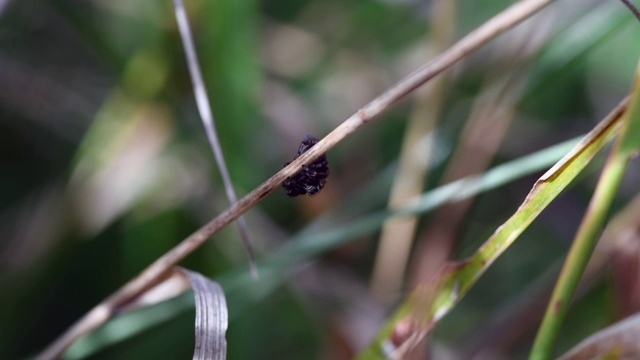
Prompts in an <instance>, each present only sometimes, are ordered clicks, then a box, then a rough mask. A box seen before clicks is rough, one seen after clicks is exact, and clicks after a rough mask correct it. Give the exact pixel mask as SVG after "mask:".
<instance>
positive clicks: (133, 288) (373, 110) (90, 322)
mask: <svg viewBox="0 0 640 360" xmlns="http://www.w3.org/2000/svg"><path fill="white" fill-rule="evenodd" d="M553 1H554V0H523V1H521V2H518V3H516V4H514V5H512V6H511V7H509V8H507V9H506V10H504V11H502V12H501V13H499V14H498V15H496V16H494V17H493V18H492V19H490V20H489V21H487V22H486V23H484V24H483V25H482V26H480V27H479V28H477V29H476V30H474V31H473V32H471V33H470V34H468V35H467V36H465V37H464V38H462V39H461V40H460V41H458V42H457V43H456V44H454V45H453V46H452V47H450V48H449V49H448V50H447V51H445V52H444V53H442V54H441V55H439V56H437V57H436V58H434V59H433V60H431V61H430V62H428V63H427V64H425V65H424V66H422V67H421V68H419V69H418V70H416V71H414V72H413V73H411V74H409V75H408V76H406V77H405V78H403V79H402V80H400V81H399V82H398V83H396V84H395V85H393V86H392V87H391V88H389V89H388V90H387V91H386V92H384V93H383V94H381V95H379V96H378V97H376V98H375V99H373V101H371V102H370V103H369V104H367V105H365V106H364V107H363V108H362V109H360V110H358V111H357V112H356V113H355V114H353V115H351V117H349V118H348V119H347V120H345V121H344V122H343V123H342V124H340V125H339V126H338V127H336V128H335V129H334V130H333V131H332V132H331V133H329V134H328V135H327V136H326V137H325V138H324V139H322V140H320V141H319V142H318V143H317V144H316V145H315V146H313V147H312V148H311V149H309V151H307V152H305V153H304V154H302V155H301V156H300V157H298V158H297V159H296V160H294V161H292V162H291V163H290V164H289V165H288V166H286V167H285V168H283V169H282V170H280V171H278V172H277V173H276V174H275V175H273V176H272V177H271V178H269V179H268V180H267V181H265V182H264V183H262V184H261V185H260V186H258V187H257V188H256V189H254V190H253V191H251V192H250V193H249V194H247V195H246V196H245V197H243V198H242V199H240V200H239V201H238V202H236V203H234V204H232V205H231V207H229V208H228V209H227V210H226V211H224V212H223V213H222V214H220V215H218V216H217V217H216V218H215V219H213V220H211V221H210V222H209V223H207V224H206V225H204V226H203V227H201V228H200V229H198V230H197V231H196V232H194V233H193V234H191V235H190V236H189V237H187V238H186V239H184V240H183V241H182V242H181V243H180V244H178V245H177V246H176V247H174V248H173V249H171V250H169V251H168V252H167V253H166V254H165V255H163V256H162V257H160V258H159V259H158V260H156V261H155V262H153V263H152V264H151V265H149V266H148V267H147V268H146V269H145V270H144V271H143V272H142V273H141V274H140V275H138V276H137V277H135V278H134V279H132V280H131V281H129V282H128V283H127V284H125V285H124V286H123V287H122V288H120V289H119V290H118V291H117V292H115V293H114V294H113V295H111V296H110V297H108V298H107V299H106V300H105V301H103V302H102V303H100V304H98V305H97V306H96V307H94V308H93V309H92V310H91V311H90V312H89V313H87V314H86V315H85V316H84V317H82V318H81V319H80V320H78V321H77V322H76V323H75V324H74V325H73V326H72V327H71V328H69V329H68V330H67V331H66V332H65V333H64V334H63V335H62V336H61V337H60V338H58V339H57V340H56V341H55V342H53V343H52V344H51V345H50V346H49V347H48V348H46V349H45V350H44V351H43V352H42V353H41V354H40V355H39V356H38V357H37V359H55V358H57V357H59V356H60V355H61V354H62V353H63V352H64V350H65V349H66V348H67V347H68V346H69V345H71V344H72V343H73V342H74V341H75V340H76V339H77V338H78V337H80V336H82V335H84V334H86V333H88V332H89V331H91V330H93V329H95V328H97V327H98V326H100V325H102V324H103V323H104V322H106V321H107V320H108V319H109V318H110V317H111V316H113V315H115V314H116V313H117V312H118V309H119V307H120V306H121V305H123V304H126V303H127V302H128V301H130V300H132V299H134V298H136V297H137V296H139V295H140V294H141V293H143V292H144V291H145V290H147V289H148V288H150V287H151V286H153V284H155V283H157V282H158V281H159V280H160V279H161V278H162V276H163V275H164V274H166V273H167V272H168V271H169V270H170V269H171V268H172V266H174V265H176V264H177V263H178V262H179V261H181V260H182V259H184V258H185V257H186V256H187V255H189V254H191V253H192V252H194V251H195V250H196V249H197V248H198V247H200V246H201V245H202V244H203V243H204V242H205V241H207V239H209V238H210V237H211V236H212V235H214V234H215V233H217V232H218V231H219V230H220V229H222V228H223V227H225V226H226V225H228V224H229V223H231V222H232V221H234V220H236V219H237V218H238V217H240V216H241V215H242V214H244V213H245V212H247V211H248V210H249V209H251V208H252V207H254V206H255V205H256V204H258V203H259V202H260V201H262V200H263V199H264V198H266V197H267V196H268V195H269V194H271V193H272V192H274V191H275V190H276V189H277V188H278V187H279V186H280V185H281V184H282V183H283V182H284V180H285V179H286V178H287V177H290V176H293V175H295V174H296V173H298V172H299V171H300V170H301V169H302V165H303V164H309V163H311V162H313V161H314V160H315V159H317V158H319V157H320V156H322V155H323V154H325V153H326V152H327V151H328V150H330V149H331V148H333V147H334V146H336V144H338V143H339V142H340V141H342V140H344V139H345V138H346V137H347V136H349V135H351V134H352V133H354V132H355V131H356V130H358V128H360V127H361V126H362V125H365V124H367V123H368V122H370V121H371V120H373V119H374V118H376V117H378V116H380V115H381V114H382V113H384V112H385V111H386V110H388V109H389V108H390V107H391V106H392V105H393V104H395V103H396V102H398V101H399V100H401V99H402V98H404V97H405V96H407V95H408V94H410V93H411V92H412V91H414V90H415V89H417V88H418V87H420V86H421V85H423V84H424V83H426V82H427V81H429V80H430V79H432V78H433V77H435V76H436V75H438V74H440V73H441V72H443V71H444V70H446V69H447V68H449V67H450V66H452V65H453V64H455V63H456V62H458V61H459V60H461V59H462V58H464V57H465V56H466V55H468V54H469V53H471V52H472V51H474V50H476V49H478V48H480V47H481V46H482V45H484V44H486V43H487V42H489V41H490V40H491V39H493V38H495V37H496V36H498V35H500V34H502V33H503V32H505V31H506V30H508V29H509V28H511V27H513V26H515V25H517V24H518V23H520V22H522V21H523V20H525V19H527V18H528V17H530V16H531V15H533V14H535V13H536V12H538V11H539V10H541V9H542V8H544V7H545V6H547V5H549V4H551V3H552V2H553Z"/></svg>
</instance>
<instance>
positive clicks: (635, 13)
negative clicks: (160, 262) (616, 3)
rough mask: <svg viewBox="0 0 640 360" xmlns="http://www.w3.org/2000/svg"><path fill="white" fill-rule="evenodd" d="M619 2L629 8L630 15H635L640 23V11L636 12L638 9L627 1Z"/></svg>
mask: <svg viewBox="0 0 640 360" xmlns="http://www.w3.org/2000/svg"><path fill="white" fill-rule="evenodd" d="M620 1H622V3H623V4H625V5H626V6H627V7H628V8H629V10H631V13H633V15H635V17H636V18H637V19H638V21H640V11H638V8H637V7H636V6H635V5H633V4H632V3H631V1H629V0H620Z"/></svg>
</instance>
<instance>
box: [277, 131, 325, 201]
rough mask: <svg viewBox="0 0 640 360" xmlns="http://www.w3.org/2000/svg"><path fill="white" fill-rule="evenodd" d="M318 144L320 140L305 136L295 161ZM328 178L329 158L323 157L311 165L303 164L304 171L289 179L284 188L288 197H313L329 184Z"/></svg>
mask: <svg viewBox="0 0 640 360" xmlns="http://www.w3.org/2000/svg"><path fill="white" fill-rule="evenodd" d="M317 143H318V139H316V138H314V137H313V136H311V135H307V136H305V137H304V139H303V140H302V143H301V144H300V147H299V148H298V153H297V154H296V156H295V157H294V158H293V160H295V159H297V158H298V157H299V156H300V155H302V154H304V153H305V152H307V150H309V149H311V148H312V147H313V146H314V145H315V144H317ZM289 164H291V162H288V163H286V164H284V166H287V165H289ZM327 176H329V163H328V162H327V157H326V156H325V155H322V156H321V157H319V158H318V159H317V160H316V161H314V162H312V163H311V164H309V165H304V164H303V165H302V171H300V172H299V173H297V174H296V175H293V176H291V177H289V178H287V180H285V182H284V184H282V186H283V187H284V189H285V190H287V195H289V196H292V197H293V196H298V195H313V194H315V193H317V192H318V191H320V190H321V189H322V188H323V187H324V184H325V183H326V182H327Z"/></svg>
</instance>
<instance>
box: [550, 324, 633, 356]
mask: <svg viewBox="0 0 640 360" xmlns="http://www.w3.org/2000/svg"><path fill="white" fill-rule="evenodd" d="M638 339H640V314H636V315H633V316H630V317H628V318H626V319H625V320H622V321H619V322H617V323H615V324H613V325H611V326H609V327H608V328H605V329H603V330H601V331H598V332H597V333H595V334H593V335H591V336H590V337H588V338H586V339H585V340H583V341H582V342H581V343H579V344H578V345H576V347H574V348H573V349H571V350H570V351H569V352H568V353H566V354H565V355H563V356H562V357H560V358H559V360H578V359H603V358H605V359H610V358H613V359H640V342H639V341H638Z"/></svg>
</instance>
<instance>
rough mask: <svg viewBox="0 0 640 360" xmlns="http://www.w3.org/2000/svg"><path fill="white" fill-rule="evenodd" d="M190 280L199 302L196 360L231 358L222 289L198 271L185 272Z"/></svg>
mask: <svg viewBox="0 0 640 360" xmlns="http://www.w3.org/2000/svg"><path fill="white" fill-rule="evenodd" d="M181 270H182V272H183V273H184V274H186V275H187V276H188V277H189V281H191V287H192V288H193V295H194V297H195V300H196V349H195V351H194V353H193V358H194V359H198V360H219V359H220V360H222V359H226V358H227V340H226V339H225V333H226V332H227V324H228V321H229V315H228V312H227V301H226V299H225V297H224V291H222V287H220V285H219V284H218V283H216V282H215V281H212V280H211V279H209V278H207V277H204V276H202V275H201V274H199V273H197V272H193V271H190V270H187V269H181Z"/></svg>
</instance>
